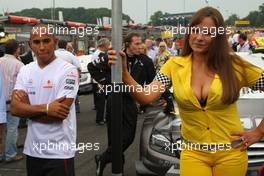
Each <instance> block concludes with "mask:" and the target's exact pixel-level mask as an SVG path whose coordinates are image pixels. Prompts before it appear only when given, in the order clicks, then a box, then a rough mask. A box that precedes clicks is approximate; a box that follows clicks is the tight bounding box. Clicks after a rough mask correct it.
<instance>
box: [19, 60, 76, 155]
mask: <svg viewBox="0 0 264 176" xmlns="http://www.w3.org/2000/svg"><path fill="white" fill-rule="evenodd" d="M78 84H79V83H78V72H77V69H76V68H75V67H74V66H73V65H71V64H69V63H68V62H66V61H64V60H62V59H60V58H56V59H55V60H54V61H52V62H51V63H50V64H49V65H47V66H46V67H44V68H43V69H41V68H40V67H39V65H38V63H37V61H35V62H32V63H30V64H28V65H25V66H24V67H22V68H21V69H20V72H19V74H18V77H17V82H16V85H15V89H16V90H24V91H26V92H27V94H28V96H29V100H30V104H31V105H40V104H47V103H51V102H52V101H54V100H55V99H58V98H60V97H63V96H66V98H75V97H76V94H77V91H78V87H79V86H78ZM75 143H76V113H75V104H74V103H72V106H71V108H70V113H69V115H68V117H67V118H66V119H65V120H63V121H62V122H54V123H50V124H44V123H39V122H36V121H32V120H30V119H29V121H28V131H27V136H26V141H25V145H24V154H26V155H29V156H32V157H38V158H49V159H67V158H72V157H74V155H75V149H76V148H75Z"/></svg>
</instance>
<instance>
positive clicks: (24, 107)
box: [11, 90, 73, 123]
mask: <svg viewBox="0 0 264 176" xmlns="http://www.w3.org/2000/svg"><path fill="white" fill-rule="evenodd" d="M72 102H73V99H68V98H65V97H61V98H59V99H57V100H55V101H53V102H52V103H50V104H48V105H47V104H43V105H30V102H29V99H28V95H27V94H26V92H24V91H21V90H19V91H14V92H13V94H12V101H11V113H12V114H14V115H16V116H19V117H22V118H30V119H31V120H35V121H39V122H43V123H51V122H54V121H57V122H60V121H62V120H64V119H65V118H67V117H68V114H69V109H70V106H71V104H72Z"/></svg>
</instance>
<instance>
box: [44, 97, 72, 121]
mask: <svg viewBox="0 0 264 176" xmlns="http://www.w3.org/2000/svg"><path fill="white" fill-rule="evenodd" d="M65 99H66V97H65V96H64V97H61V98H59V99H57V100H55V101H53V102H52V103H50V104H49V110H48V112H47V115H48V116H51V117H53V118H56V119H60V120H64V119H66V118H67V117H68V115H69V112H70V107H68V106H67V105H65V104H63V103H62V102H63V101H64V100H65Z"/></svg>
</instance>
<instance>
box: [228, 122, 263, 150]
mask: <svg viewBox="0 0 264 176" xmlns="http://www.w3.org/2000/svg"><path fill="white" fill-rule="evenodd" d="M231 135H232V136H238V137H240V142H239V143H238V144H236V145H234V146H233V147H234V148H239V147H242V148H241V151H245V150H247V148H248V147H249V146H251V145H252V144H254V143H257V142H259V141H260V140H261V138H262V137H263V135H264V134H263V133H262V132H261V130H260V129H259V128H258V127H257V128H255V129H253V130H251V131H246V132H237V133H233V134H231ZM235 141H237V140H232V141H231V144H232V142H235Z"/></svg>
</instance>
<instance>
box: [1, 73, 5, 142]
mask: <svg viewBox="0 0 264 176" xmlns="http://www.w3.org/2000/svg"><path fill="white" fill-rule="evenodd" d="M3 88H4V81H3V74H2V70H0V124H1V123H6V101H5V94H4V90H3ZM0 142H1V141H0Z"/></svg>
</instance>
